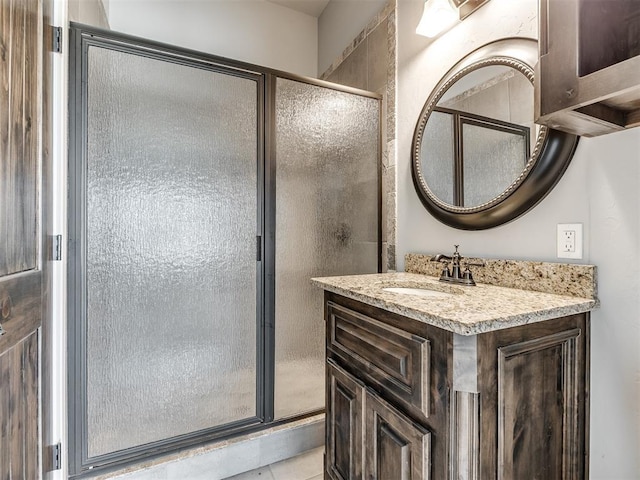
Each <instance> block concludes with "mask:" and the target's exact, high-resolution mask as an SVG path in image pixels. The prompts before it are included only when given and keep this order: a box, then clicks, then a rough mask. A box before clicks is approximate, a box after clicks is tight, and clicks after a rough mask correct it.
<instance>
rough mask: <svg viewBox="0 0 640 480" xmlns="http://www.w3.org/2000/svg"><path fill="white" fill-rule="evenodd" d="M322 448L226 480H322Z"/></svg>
mask: <svg viewBox="0 0 640 480" xmlns="http://www.w3.org/2000/svg"><path fill="white" fill-rule="evenodd" d="M323 456H324V447H319V448H314V449H313V450H309V451H308V452H305V453H303V454H301V455H298V456H296V457H292V458H289V459H287V460H282V461H281V462H277V463H273V464H271V465H267V466H266V467H262V468H257V469H255V470H251V471H249V472H246V473H241V474H239V475H235V476H233V477H229V478H227V479H226V480H258V479H259V480H322V478H323V476H322V470H323Z"/></svg>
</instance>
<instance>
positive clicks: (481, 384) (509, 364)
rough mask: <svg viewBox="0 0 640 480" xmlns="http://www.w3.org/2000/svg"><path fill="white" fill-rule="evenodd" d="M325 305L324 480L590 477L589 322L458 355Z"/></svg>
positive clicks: (416, 334)
mask: <svg viewBox="0 0 640 480" xmlns="http://www.w3.org/2000/svg"><path fill="white" fill-rule="evenodd" d="M325 300H326V301H325V318H326V321H327V409H326V456H325V478H327V479H333V480H359V479H362V480H394V479H402V480H422V479H432V480H436V479H443V480H445V479H450V480H460V479H470V480H472V479H473V480H523V479H530V478H543V479H545V480H556V479H558V480H582V479H585V478H588V469H587V465H588V461H587V451H588V444H587V429H586V425H587V422H586V418H587V416H588V400H587V391H588V368H587V367H588V354H589V317H588V313H584V314H579V315H573V316H569V317H563V318H559V319H555V320H549V321H545V322H538V323H533V324H530V325H525V326H520V327H513V328H507V329H503V330H496V331H492V332H488V333H482V334H479V335H475V336H471V337H460V336H458V337H460V338H462V339H463V341H464V344H465V347H464V348H463V351H461V352H458V351H457V350H456V349H457V348H460V347H459V341H457V340H455V339H454V334H453V333H451V332H449V331H446V330H443V329H440V328H437V327H434V326H431V325H427V324H425V323H423V322H419V321H416V320H411V319H408V318H405V317H403V316H401V315H397V314H394V313H390V312H388V311H386V310H382V309H379V308H376V307H372V306H369V305H365V304H362V303H360V302H357V301H354V300H352V299H348V298H345V297H342V296H339V295H336V294H333V293H330V292H326V293H325ZM457 356H460V357H457ZM469 356H470V357H469ZM454 357H455V363H454ZM460 369H462V370H463V371H458V370H460ZM458 377H459V378H458ZM469 379H471V384H474V382H475V385H476V388H473V387H472V386H471V387H470V386H469Z"/></svg>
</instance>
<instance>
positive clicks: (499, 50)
mask: <svg viewBox="0 0 640 480" xmlns="http://www.w3.org/2000/svg"><path fill="white" fill-rule="evenodd" d="M537 60H538V42H537V41H535V40H532V39H527V38H506V39H503V40H498V41H496V42H492V43H489V44H487V45H484V46H483V47H480V48H478V49H477V50H474V51H473V52H471V53H470V54H469V55H467V56H466V57H464V58H463V59H462V60H460V61H459V62H458V63H456V64H455V65H454V66H453V67H452V68H451V69H450V70H449V71H448V72H447V73H446V74H445V76H444V77H443V78H442V79H441V80H440V82H438V84H437V85H436V87H435V89H434V90H433V92H432V93H431V95H430V96H429V98H428V99H427V102H426V103H425V105H424V107H423V109H422V111H421V112H420V116H419V118H418V123H417V125H416V129H415V133H414V136H413V144H412V147H411V151H412V154H411V155H412V164H413V165H412V167H413V168H412V177H413V183H414V186H415V188H416V191H417V193H418V197H419V198H420V200H421V201H422V203H423V204H424V206H425V208H426V209H427V210H428V211H429V212H430V213H431V214H432V215H433V216H434V217H435V218H436V219H438V220H439V221H441V222H442V223H444V224H446V225H449V226H450V227H454V228H459V229H463V230H484V229H487V228H493V227H497V226H499V225H502V224H504V223H507V222H510V221H512V220H514V219H516V218H517V217H519V216H521V215H523V214H524V213H525V212H527V211H528V210H530V209H531V208H533V207H534V206H535V205H537V204H538V203H539V202H540V201H541V200H542V199H543V198H544V197H546V196H547V194H548V193H549V192H550V191H551V190H552V189H553V187H554V186H555V185H556V184H557V183H558V181H559V180H560V178H561V177H562V175H563V174H564V172H565V171H566V169H567V167H568V166H569V162H570V161H571V158H572V157H573V154H574V152H575V149H576V146H577V144H578V140H579V137H578V136H577V135H572V134H569V133H565V132H560V131H558V130H553V129H549V128H547V127H541V128H540V133H539V135H538V140H537V142H536V146H535V148H534V150H533V153H532V155H531V158H530V159H529V161H528V162H527V165H526V167H525V169H524V171H523V173H522V174H521V175H520V176H519V177H518V178H517V179H516V180H515V181H514V182H513V183H512V184H511V185H510V186H509V187H508V188H507V189H506V190H505V191H504V192H503V193H501V194H500V195H498V196H497V197H495V198H494V199H493V200H491V201H489V202H486V203H484V204H482V205H479V206H476V207H457V206H454V205H449V204H447V203H445V202H443V201H441V200H440V199H438V198H437V197H436V196H435V195H434V194H433V193H432V192H431V190H430V189H429V187H428V186H427V182H426V181H425V179H424V177H423V175H422V168H421V165H420V161H421V158H420V152H421V147H422V137H423V133H424V129H425V126H426V124H427V121H428V119H429V116H430V115H431V112H432V111H433V110H434V109H435V108H436V105H437V103H438V101H439V100H440V98H441V97H442V96H443V95H444V93H445V92H446V91H447V90H448V88H449V87H450V86H451V85H452V84H453V83H455V82H456V81H457V80H458V79H460V78H461V77H463V76H464V75H466V74H467V73H470V72H472V71H474V70H477V69H478V68H482V67H485V66H490V65H506V66H510V67H512V68H514V69H517V70H519V71H520V72H521V73H523V74H524V75H525V76H526V77H527V78H529V80H530V81H531V82H532V83H533V80H534V79H533V65H535V63H536V62H537ZM531 101H532V102H533V98H532V99H531Z"/></svg>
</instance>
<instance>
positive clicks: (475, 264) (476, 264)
mask: <svg viewBox="0 0 640 480" xmlns="http://www.w3.org/2000/svg"><path fill="white" fill-rule="evenodd" d="M486 265H487V264H486V263H485V262H464V266H465V268H469V267H485V266H486Z"/></svg>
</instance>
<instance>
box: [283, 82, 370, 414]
mask: <svg viewBox="0 0 640 480" xmlns="http://www.w3.org/2000/svg"><path fill="white" fill-rule="evenodd" d="M379 143H380V133H379V101H378V100H376V99H373V98H368V97H363V96H358V95H353V94H349V93H345V92H339V91H335V90H331V89H328V88H323V87H318V86H314V85H309V84H305V83H301V82H297V81H293V80H287V79H281V78H278V80H277V83H276V276H275V280H276V286H275V288H276V305H275V311H276V318H275V331H276V339H275V341H276V343H275V348H276V351H275V361H276V366H275V368H276V375H275V417H276V418H284V417H289V416H292V415H296V414H300V413H305V412H309V411H312V410H317V409H321V408H323V407H324V336H325V334H324V322H323V318H322V317H323V307H322V301H323V293H322V290H321V289H319V288H316V287H314V286H312V285H311V282H310V281H309V279H310V278H311V277H315V276H326V275H344V274H359V273H375V272H377V270H378V169H379Z"/></svg>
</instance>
